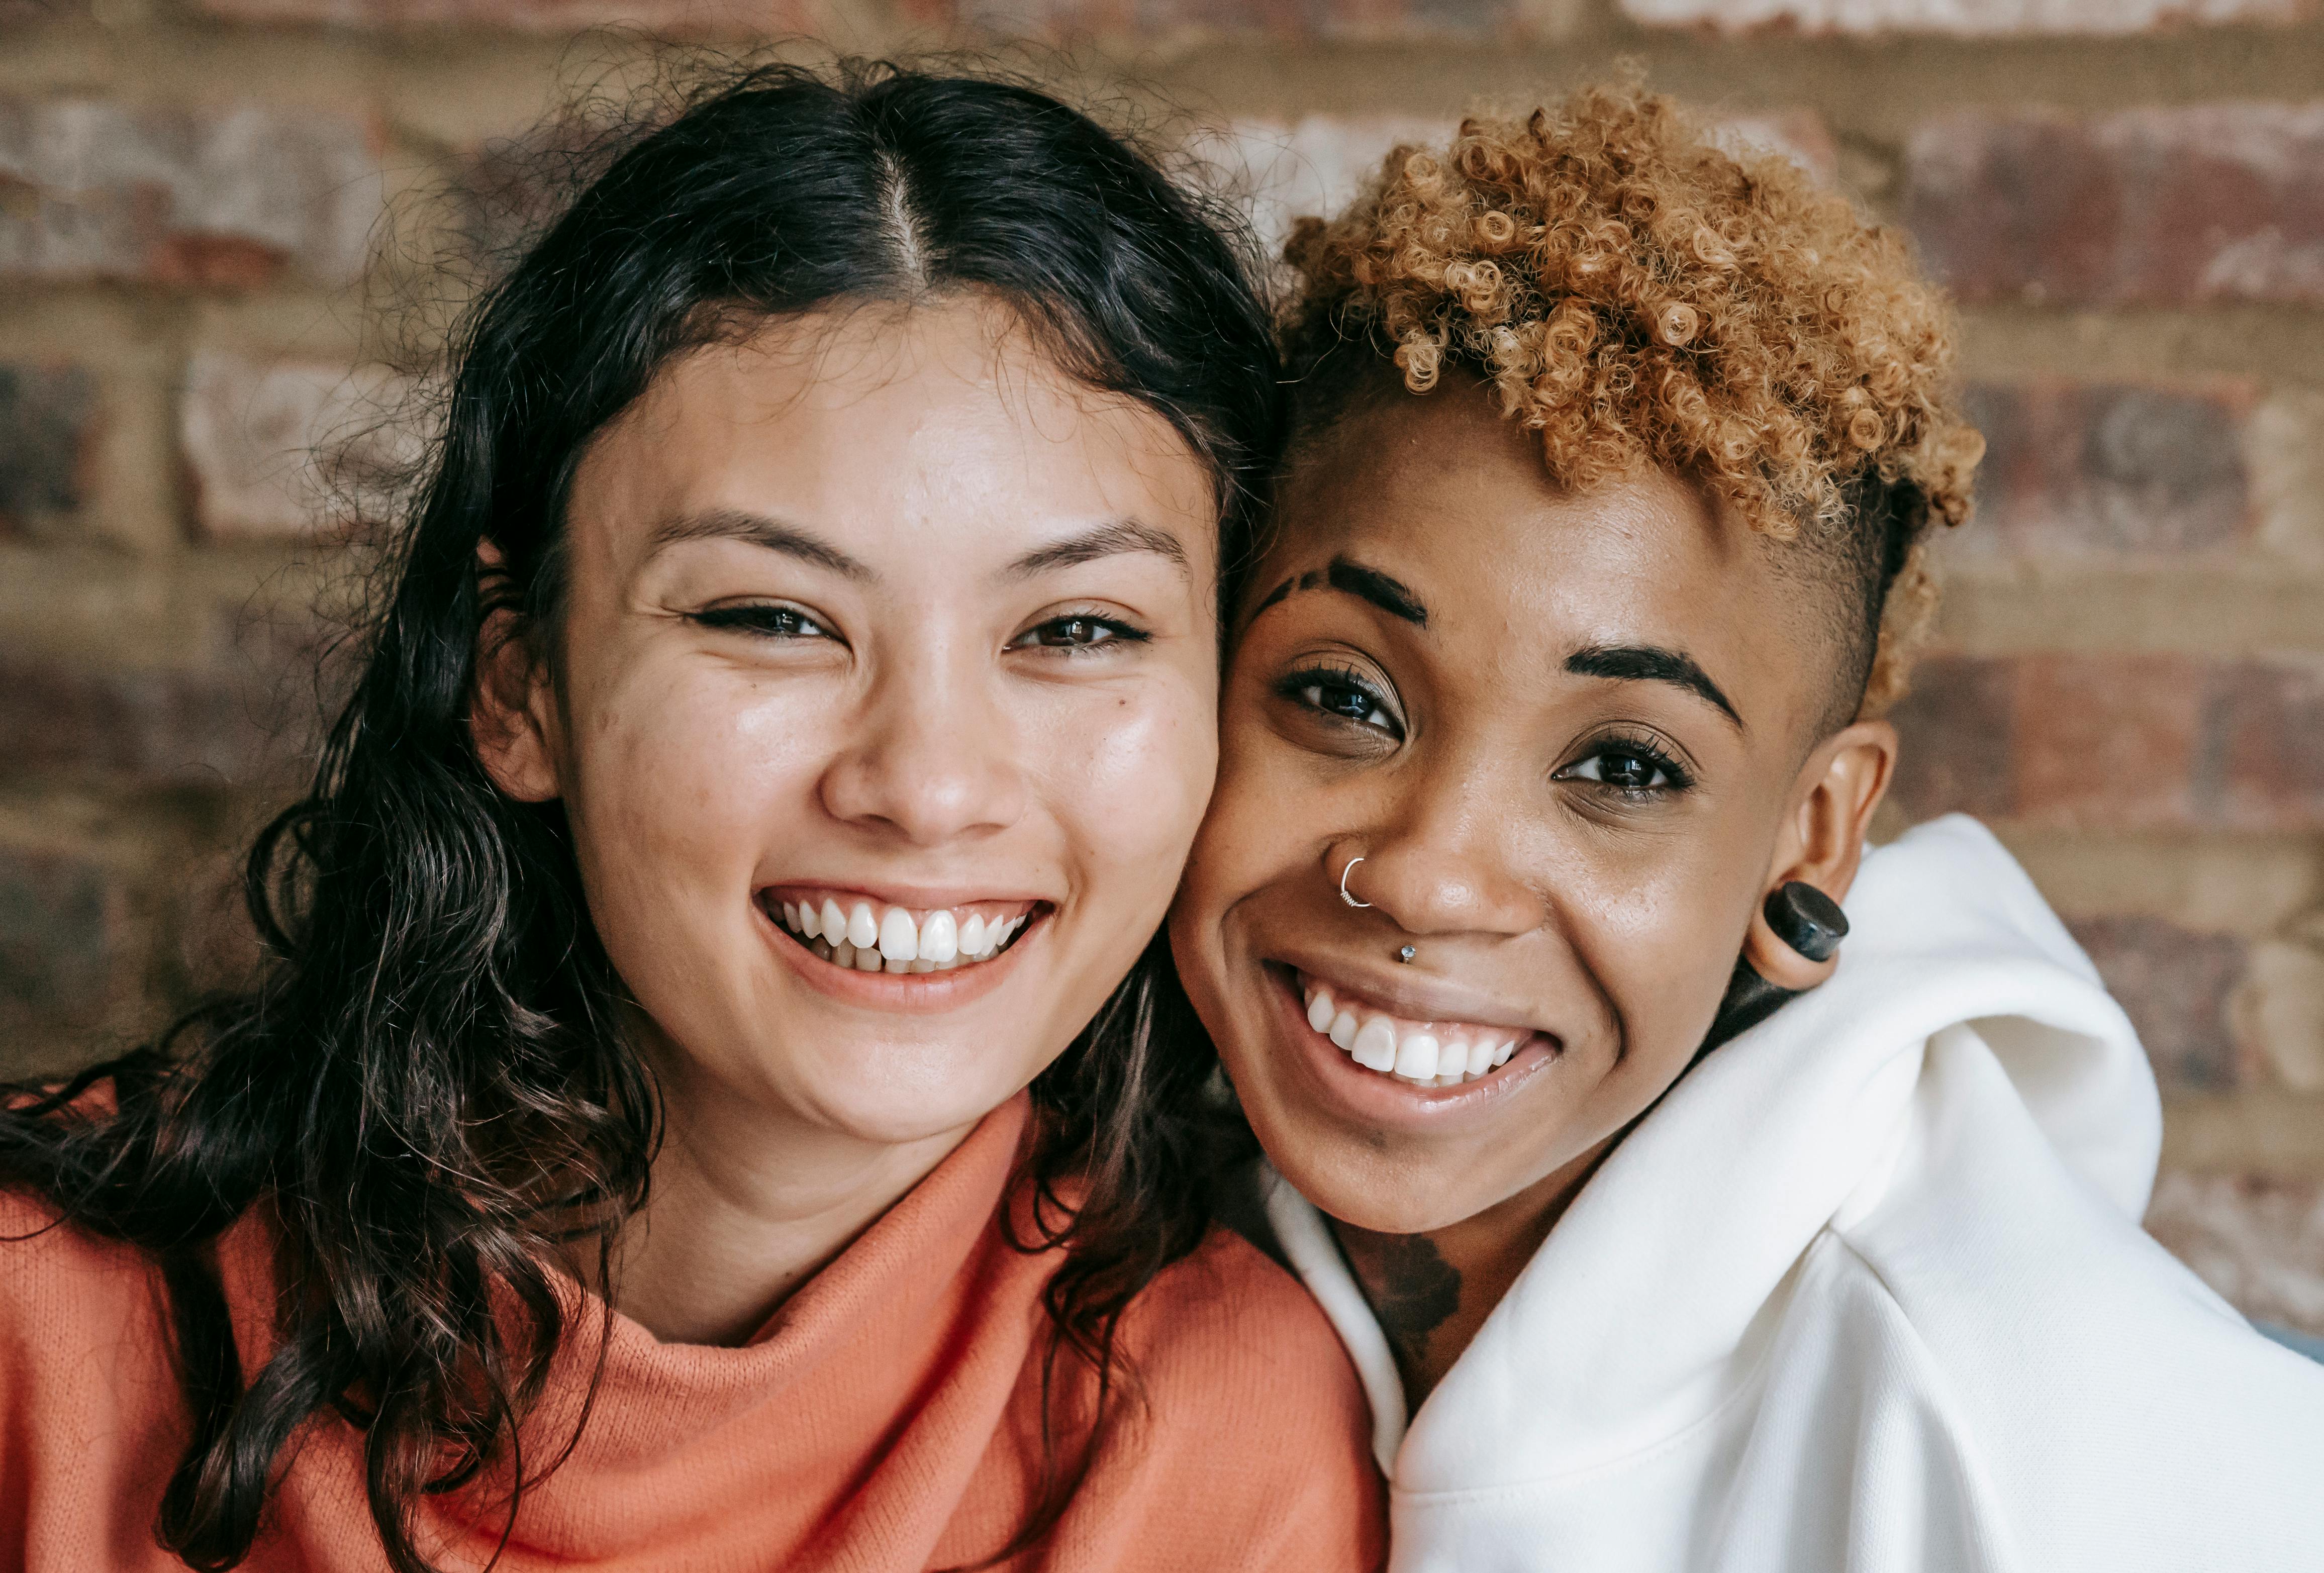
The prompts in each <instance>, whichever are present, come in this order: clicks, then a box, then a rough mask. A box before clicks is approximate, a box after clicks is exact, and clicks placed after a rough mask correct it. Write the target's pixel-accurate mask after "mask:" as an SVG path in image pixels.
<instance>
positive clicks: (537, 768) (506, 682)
mask: <svg viewBox="0 0 2324 1573" xmlns="http://www.w3.org/2000/svg"><path fill="white" fill-rule="evenodd" d="M499 568H500V556H499V553H498V552H497V551H495V550H494V549H493V547H491V546H490V545H489V544H486V545H484V546H482V547H479V548H478V549H477V571H478V573H479V575H483V576H485V577H486V578H487V580H489V578H490V576H491V575H495V574H497V573H498V571H499ZM521 621H522V620H521V617H520V616H519V614H518V613H517V612H515V611H514V610H513V609H512V608H509V607H498V608H495V609H493V611H491V612H487V613H486V614H485V616H484V626H483V627H481V628H480V629H478V630H476V682H475V693H474V695H472V696H471V697H470V699H469V702H468V735H469V737H470V739H471V740H473V741H474V742H475V749H476V758H477V759H478V760H479V761H480V762H481V763H482V764H483V765H484V774H485V775H487V776H489V777H492V781H493V786H495V787H499V788H500V789H501V790H502V791H503V792H505V793H507V794H508V795H509V796H511V797H513V798H515V799H517V800H518V801H519V802H521V803H546V802H548V801H549V800H550V799H551V798H554V797H557V796H561V795H562V787H561V785H560V783H559V782H558V775H557V761H556V751H555V750H554V749H553V748H552V747H551V745H550V740H549V724H548V720H549V716H548V713H549V694H548V692H547V682H546V675H545V674H544V673H543V671H542V670H541V665H540V662H539V659H538V658H537V657H536V655H535V653H534V651H533V649H532V645H531V641H530V639H527V638H526V637H525V635H524V630H523V628H522V625H521Z"/></svg>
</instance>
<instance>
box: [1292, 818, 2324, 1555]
mask: <svg viewBox="0 0 2324 1573" xmlns="http://www.w3.org/2000/svg"><path fill="white" fill-rule="evenodd" d="M1847 905H1848V915H1849V922H1850V924H1852V925H1853V927H1852V930H1851V932H1850V934H1849V938H1848V941H1847V943H1846V944H1845V945H1844V946H1843V947H1842V950H1841V955H1842V958H1843V959H1842V961H1841V963H1840V969H1839V970H1838V972H1837V973H1835V974H1834V975H1833V977H1832V978H1831V980H1830V981H1829V982H1827V983H1825V984H1823V985H1822V986H1821V988H1819V989H1814V990H1812V992H1810V993H1808V994H1805V995H1803V996H1801V997H1800V998H1796V999H1794V1000H1793V1001H1791V1002H1790V1003H1789V1004H1787V1005H1785V1006H1784V1007H1783V1008H1782V1009H1780V1010H1778V1011H1777V1012H1776V1013H1775V1015H1774V1016H1771V1017H1769V1018H1768V1019H1767V1020H1766V1021H1765V1022H1763V1023H1761V1024H1760V1025H1759V1026H1757V1027H1755V1028H1753V1029H1752V1030H1751V1031H1749V1032H1748V1033H1745V1034H1743V1035H1740V1036H1738V1037H1737V1038H1736V1039H1734V1040H1733V1041H1732V1042H1730V1043H1729V1044H1725V1045H1724V1046H1722V1047H1720V1049H1718V1050H1717V1051H1715V1052H1714V1053H1711V1055H1709V1056H1708V1057H1707V1058H1706V1059H1705V1060H1704V1061H1703V1062H1701V1064H1700V1065H1698V1066H1696V1067H1695V1068H1694V1070H1693V1071H1692V1072H1690V1073H1689V1074H1688V1075H1687V1076H1686V1077H1685V1078H1683V1080H1682V1081H1680V1082H1679V1084H1678V1085H1677V1087H1676V1088H1675V1089H1674V1090H1673V1091H1672V1092H1671V1094H1670V1096H1669V1097H1668V1098H1666V1099H1665V1100H1664V1101H1663V1103H1662V1105H1661V1106H1660V1107H1659V1108H1656V1109H1655V1111H1654V1112H1653V1114H1651V1115H1650V1116H1649V1117H1648V1118H1646V1120H1645V1121H1644V1122H1642V1123H1641V1124H1640V1125H1639V1127H1637V1129H1636V1130H1635V1131H1633V1132H1632V1133H1631V1134H1630V1136H1629V1138H1628V1140H1627V1141H1625V1142H1624V1143H1623V1144H1622V1145H1621V1146H1620V1147H1618V1149H1616V1151H1615V1152H1614V1154H1613V1155H1612V1156H1611V1157H1610V1158H1609V1159H1608V1160H1607V1162H1606V1164H1604V1166H1603V1167H1601V1168H1600V1170H1599V1172H1598V1173H1597V1174H1596V1175H1595V1176H1594V1177H1593V1178H1592V1179H1591V1182H1590V1183H1589V1184H1588V1185H1587V1186H1586V1187H1585V1188H1584V1189H1583V1191H1582V1194H1581V1195H1580V1196H1578V1197H1577V1198H1575V1200H1574V1201H1573V1204H1572V1207H1571V1209H1569V1210H1568V1211H1567V1212H1566V1214H1565V1216H1564V1217H1563V1219H1560V1220H1559V1221H1558V1224H1557V1226H1556V1228H1554V1229H1553V1230H1552V1231H1551V1233H1550V1236H1549V1238H1548V1240H1547V1241H1546V1242H1545V1244H1544V1245H1543V1246H1542V1247H1541V1250H1540V1252H1539V1253H1538V1254H1537V1255H1536V1256H1535V1257H1534V1259H1533V1261H1532V1263H1531V1264H1530V1265H1527V1267H1526V1270H1525V1272H1524V1273H1523V1274H1521V1275H1520V1276H1519V1277H1518V1279H1517V1283H1516V1285H1515V1287H1513V1288H1512V1289H1511V1290H1510V1291H1509V1292H1508V1297H1507V1298H1505V1299H1504V1300H1503V1301H1502V1302H1501V1303H1500V1304H1499V1306H1497V1307H1495V1308H1494V1310H1493V1312H1492V1314H1491V1316H1490V1317H1489V1319H1488V1320H1486V1322H1485V1324H1484V1327H1483V1329H1481V1330H1480V1332H1479V1333H1478V1335H1477V1338H1476V1341H1475V1342H1474V1343H1472V1344H1471V1345H1470V1347H1469V1348H1468V1350H1467V1351H1466V1352H1465V1353H1464V1354H1462V1357H1461V1358H1460V1360H1459V1362H1458V1363H1457V1364H1455V1365H1454V1366H1453V1367H1452V1371H1451V1372H1450V1373H1449V1374H1448V1375H1446V1376H1445V1378H1444V1380H1443V1383H1442V1384H1439V1385H1438V1386H1437V1388H1436V1389H1435V1391H1434V1393H1432V1394H1430V1395H1429V1397H1428V1399H1427V1402H1426V1403H1424V1404H1423V1405H1422V1406H1421V1409H1420V1412H1419V1414H1418V1415H1417V1416H1416V1418H1415V1419H1414V1421H1413V1422H1412V1425H1411V1427H1410V1429H1409V1430H1406V1426H1405V1421H1404V1401H1403V1397H1402V1394H1401V1390H1400V1388H1399V1387H1398V1385H1397V1375H1396V1371H1395V1367H1394V1366H1393V1364H1392V1362H1391V1361H1390V1359H1389V1357H1388V1346H1387V1343H1386V1341H1385V1339H1384V1338H1382V1336H1381V1333H1380V1330H1379V1326H1378V1324H1377V1323H1376V1322H1375V1321H1374V1320H1372V1317H1371V1314H1370V1312H1369V1310H1368V1309H1367V1308H1366V1306H1365V1303H1364V1301H1363V1299H1362V1297H1361V1295H1360V1293H1359V1292H1358V1291H1357V1288H1356V1285H1355V1283H1354V1281H1353V1279H1352V1278H1351V1276H1350V1274H1349V1272H1348V1268H1347V1266H1346V1264H1345V1263H1344V1261H1343V1260H1342V1257H1341V1256H1340V1253H1339V1251H1338V1250H1337V1249H1336V1248H1335V1246H1333V1242H1332V1239H1331V1237H1330V1235H1329V1234H1328V1232H1327V1230H1326V1228H1325V1226H1324V1224H1323V1220H1322V1219H1321V1218H1320V1217H1319V1216H1318V1215H1317V1214H1316V1212H1315V1211H1314V1209H1313V1208H1311V1207H1310V1206H1308V1204H1307V1203H1306V1202H1305V1200H1302V1199H1300V1198H1299V1197H1298V1196H1297V1195H1296V1194H1295V1193H1294V1192H1293V1191H1291V1189H1290V1187H1289V1186H1287V1185H1286V1184H1284V1183H1283V1182H1281V1181H1280V1180H1277V1179H1275V1178H1274V1177H1273V1176H1272V1175H1271V1174H1270V1175H1269V1176H1268V1190H1269V1195H1268V1215H1269V1218H1270V1220H1271V1221H1272V1223H1273V1225H1274V1227H1275V1229H1276V1231H1277V1236H1278V1237H1279V1238H1280V1240H1281V1242H1282V1244H1283V1246H1284V1248H1285V1251H1286V1254H1287V1255H1288V1256H1290V1257H1291V1259H1292V1261H1293V1263H1294V1265H1296V1266H1297V1268H1298V1269H1299V1271H1300V1273H1301V1274H1302V1276H1303V1277H1305V1280H1306V1281H1307V1283H1308V1286H1309V1288H1310V1289H1312V1290H1313V1291H1314V1293H1315V1295H1316V1297H1317V1299H1318V1300H1319V1301H1321V1302H1322V1303H1323V1307H1324V1309H1325V1311H1327V1312H1329V1313H1330V1315H1331V1317H1332V1320H1333V1322H1334V1324H1335V1325H1337V1326H1338V1328H1339V1329H1340V1334H1341V1337H1342V1339H1344V1340H1345V1341H1346V1343H1347V1345H1348V1347H1349V1349H1350V1352H1351V1354H1352V1355H1353V1356H1354V1357H1355V1359H1356V1363H1357V1366H1358V1367H1359V1369H1360V1371H1361V1373H1362V1375H1363V1377H1364V1382H1365V1386H1366V1388H1367V1390H1368V1391H1369V1394H1371V1397H1372V1403H1373V1412H1374V1419H1375V1423H1376V1432H1375V1443H1376V1446H1377V1448H1378V1451H1379V1458H1380V1463H1381V1467H1382V1468H1383V1469H1385V1470H1386V1471H1387V1472H1388V1481H1389V1488H1390V1503H1391V1508H1390V1512H1391V1520H1390V1535H1391V1545H1392V1551H1391V1555H1390V1563H1389V1566H1390V1568H1392V1569H1394V1570H1396V1573H1424V1570H1425V1573H1453V1570H1455V1569H1457V1570H1458V1573H1496V1570H1501V1569H1509V1570H1514V1569H1554V1570H1555V1573H1628V1570H1630V1569H1655V1570H1660V1569H1680V1568H1686V1569H1695V1568H1701V1569H1716V1570H1718V1573H1763V1570H1764V1573H1823V1570H1826V1569H1842V1568H1846V1569H1862V1570H1877V1573H1904V1570H1905V1569H1923V1568H1926V1569H1934V1570H1942V1573H1955V1570H1959V1573H1985V1570H1992V1573H2021V1570H2023V1573H2032V1570H2033V1569H2044V1570H2048V1569H2060V1570H2063V1569H2089V1573H2145V1570H2148V1569H2153V1570H2154V1573H2163V1570H2165V1569H2167V1570H2169V1573H2190V1570H2193V1569H2204V1570H2211V1569H2218V1570H2223V1573H2244V1570H2247V1569H2249V1570H2256V1569H2270V1570H2276V1569H2281V1570H2283V1573H2292V1570H2295V1569H2297V1570H2300V1573H2324V1366H2317V1365H2315V1364H2313V1363H2311V1362H2310V1361H2307V1360H2304V1359H2302V1358H2301V1357H2299V1356H2297V1355H2294V1354H2292V1353H2290V1352H2289V1351H2287V1350H2285V1349H2282V1348H2278V1347H2276V1346H2275V1345H2273V1344H2272V1343H2269V1342H2267V1341H2266V1340H2265V1339H2264V1338H2260V1337H2259V1336H2258V1335H2257V1334H2256V1333H2254V1332H2253V1331H2251V1330H2250V1329H2249V1328H2248V1327H2247V1326H2246V1324H2245V1322H2244V1321H2243V1320H2242V1319H2241V1318H2240V1317H2238V1316H2237V1315H2236V1312H2235V1311H2233V1310H2232V1309H2230V1308H2229V1307H2228V1306H2227V1304H2226V1302H2223V1301H2221V1300H2220V1299H2219V1298H2218V1296H2217V1295H2215V1294H2213V1293H2212V1292H2210V1291H2209V1289H2207V1288H2205V1287H2204V1286H2203V1284H2202V1283H2201V1282H2200V1281H2199V1280H2198V1279H2197V1278H2196V1277H2195V1276H2194V1275H2193V1274H2190V1273H2189V1272H2188V1271H2187V1270H2186V1269H2185V1268H2183V1267H2181V1265H2179V1264H2178V1263H2177V1262H2175V1261H2174V1260H2172V1257H2171V1256H2169V1255H2168V1254H2167V1253H2165V1252H2164V1251H2163V1248H2162V1247H2161V1246H2157V1245H2156V1244H2154V1243H2153V1241H2152V1240H2151V1239H2149V1238H2148V1237H2146V1236H2145V1235H2144V1234H2143V1233H2142V1232H2141V1231H2140V1229H2139V1228H2138V1219H2139V1217H2140V1215H2141V1214H2142V1213H2143V1212H2144V1209H2145V1205H2146V1198H2147V1191H2148V1189H2149V1187H2150V1186H2151V1185H2152V1183H2153V1174H2154V1163H2155V1157H2156V1154H2157V1152H2158V1150H2159V1147H2160V1145H2161V1132H2162V1118H2161V1109H2160V1105H2159V1102H2158V1100H2157V1098H2156V1095H2155V1090H2154V1082H2153V1075H2152V1073H2151V1072H2149V1070H2148V1068H2147V1062H2146V1057H2145V1055H2144V1053H2142V1052H2141V1051H2140V1048H2139V1045H2138V1040H2137V1038H2136V1036H2135V1035H2134V1034H2133V1032H2132V1030H2131V1027H2130V1024H2129V1022H2128V1021H2127V1020H2126V1018H2125V1017H2124V1016H2123V1014H2122V1011H2121V1009H2120V1008H2119V1007H2117V1006H2116V1004H2115V1003H2114V1001H2113V1000H2112V999H2110V998H2107V994H2106V991H2105V990H2104V989H2102V988H2101V987H2100V986H2099V984H2098V975H2097V973H2096V972H2095V970H2093V969H2092V968H2091V966H2090V963H2089V960H2088V959H2087V958H2086V957H2084V956H2083V954H2082V952H2080V949H2079V948H2078V947H2077V946H2076V945H2075V944H2074V943H2073V941H2072V939H2071V938H2070V937H2069V935H2068V934H2067V933H2066V931H2065V929H2064V927H2063V926H2062V925H2061V924H2060V923H2059V921H2058V919H2057V918H2056V917H2055V916H2054V915H2052V913H2051V911H2050V909H2049V908H2048V906H2045V905H2044V904H2043V900H2042V898H2041V897H2040V896H2039V895H2038V894H2037V893H2036V892H2035V890H2034V888H2033V884H2032V882H2031V881H2029V880H2028V879H2027V878H2026V877H2025V875H2024V871H2023V870H2022V869H2019V868H2018V867H2017V865H2016V863H2015V861H2014V860H2012V859H2011V858H2010V856H2009V854H2008V853H2007V852H2006V851H2004V850H2003V849H2002V848H2001V846H2000V844H1999V843H1998V842H1996V841H1995V840H1994V839H1993V837H1992V835H1991V834H1990V833H1989V832H1987V831H1986V830H1985V829H1984V827H1983V826H1981V825H1979V824H1978V823H1975V822H1974V821H1972V820H1969V819H1964V818H1961V817H1959V816H1954V817H1951V818H1948V819H1943V820H1940V821H1937V822H1936V823H1932V824H1927V825H1923V826H1922V827H1920V828H1919V829H1916V830H1914V831H1913V832H1910V833H1909V834H1907V835H1905V836H1904V837H1903V838H1902V839H1901V840H1899V841H1898V842H1895V844H1894V845H1891V846H1888V847H1886V848H1883V849H1880V850H1878V851H1874V852H1872V853H1870V854H1869V855H1868V856H1867V858H1866V860H1865V862H1864V868H1863V872H1862V874H1861V876H1860V877H1859V878H1858V881H1857V884H1856V887H1855V889H1854V890H1853V892H1851V894H1850V897H1849V901H1848V904H1847Z"/></svg>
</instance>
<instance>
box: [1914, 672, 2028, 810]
mask: <svg viewBox="0 0 2324 1573" xmlns="http://www.w3.org/2000/svg"><path fill="white" fill-rule="evenodd" d="M2014 717H2015V674H2014V672H2013V671H2012V669H2011V667H2010V665H2009V663H2008V662H2006V661H1988V660H1978V659H1975V658H1967V657H1946V656H1932V657H1930V658H1925V659H1923V661H1922V662H1921V663H1920V665H1919V666H1917V667H1914V669H1913V687H1912V691H1911V692H1910V693H1909V694H1907V695H1905V696H1904V703H1903V704H1899V705H1898V706H1897V707H1896V708H1895V710H1894V711H1892V712H1891V713H1889V720H1891V721H1892V722H1895V726H1896V731H1897V732H1898V734H1899V735H1900V736H1901V738H1902V739H1903V745H1904V746H1903V752H1902V753H1901V754H1900V755H1899V756H1898V758H1897V760H1896V779H1895V785H1894V786H1893V787H1891V788H1890V789H1889V790H1890V796H1893V797H1894V798H1895V801H1896V804H1897V805H1898V806H1899V807H1901V808H1902V809H1903V810H1904V813H1905V814H1906V815H1907V816H1908V817H1910V818H1912V819H1914V820H1923V819H1934V818H1935V817H1936V816H1937V815H1938V814H1955V813H1958V814H1975V815H1977V816H1978V818H1979V819H2005V818H2006V817H2008V815H2009V814H2010V813H2011V812H2012V810H2013V808H2014V807H2015V802H2014V798H2013V796H2012V792H2011V784H2010V768H2009V767H2010V758H2011V745H2012V737H2011V732H2012V722H2013V720H2014Z"/></svg>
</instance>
